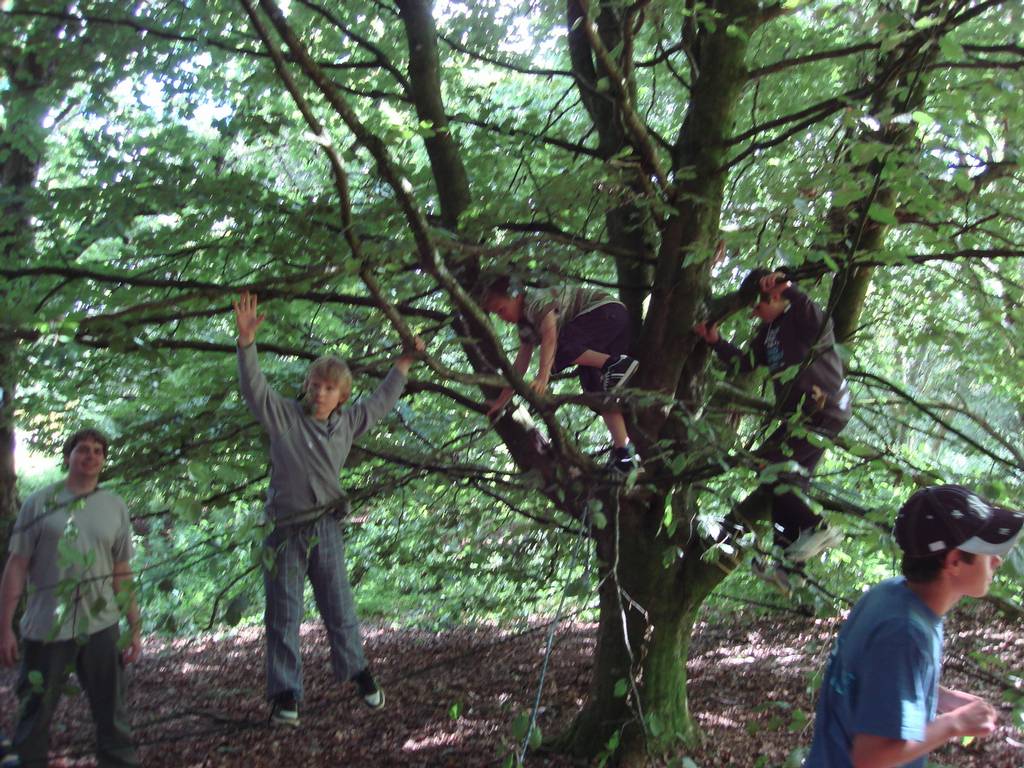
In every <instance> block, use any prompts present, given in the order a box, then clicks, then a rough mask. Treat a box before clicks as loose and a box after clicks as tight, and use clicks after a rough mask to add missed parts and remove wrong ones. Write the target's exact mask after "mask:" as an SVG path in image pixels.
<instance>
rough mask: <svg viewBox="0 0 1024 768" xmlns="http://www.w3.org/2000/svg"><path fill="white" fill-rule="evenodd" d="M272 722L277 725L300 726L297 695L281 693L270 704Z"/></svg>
mask: <svg viewBox="0 0 1024 768" xmlns="http://www.w3.org/2000/svg"><path fill="white" fill-rule="evenodd" d="M270 722H272V723H274V724H275V725H292V726H295V725H298V724H299V705H298V704H297V703H296V702H295V694H293V693H279V694H277V696H275V697H274V699H273V701H272V702H271V703H270Z"/></svg>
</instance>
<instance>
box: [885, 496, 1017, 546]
mask: <svg viewBox="0 0 1024 768" xmlns="http://www.w3.org/2000/svg"><path fill="white" fill-rule="evenodd" d="M1022 525H1024V513H1021V512H1014V511H1013V510H1009V509H1004V508H1002V507H997V506H996V505H995V504H992V503H991V502H989V501H986V500H985V499H983V498H982V497H981V496H979V495H978V494H976V493H974V491H971V490H969V489H967V488H965V487H964V486H962V485H934V486H931V487H929V488H922V489H921V490H919V491H916V492H915V493H914V494H913V495H912V496H911V497H910V498H909V499H907V501H906V503H905V504H904V505H903V506H902V507H900V511H899V514H898V515H897V516H896V526H895V528H894V529H893V534H894V535H895V536H896V543H897V544H899V546H900V549H902V550H903V552H904V553H905V554H906V555H908V556H910V557H927V556H929V555H935V554H939V553H941V552H947V551H949V550H951V549H959V550H962V551H964V552H971V553H973V554H976V555H999V556H1003V555H1005V554H1006V553H1007V552H1009V551H1010V550H1011V549H1013V547H1014V545H1015V544H1016V543H1017V539H1018V538H1019V536H1020V532H1021V526H1022Z"/></svg>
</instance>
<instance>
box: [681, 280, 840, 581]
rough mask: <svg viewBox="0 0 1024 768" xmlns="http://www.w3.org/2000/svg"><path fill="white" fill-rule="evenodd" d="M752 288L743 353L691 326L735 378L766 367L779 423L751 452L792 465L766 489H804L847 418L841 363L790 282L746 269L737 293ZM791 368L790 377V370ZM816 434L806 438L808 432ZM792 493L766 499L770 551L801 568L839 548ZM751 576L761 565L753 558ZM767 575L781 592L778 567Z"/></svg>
mask: <svg viewBox="0 0 1024 768" xmlns="http://www.w3.org/2000/svg"><path fill="white" fill-rule="evenodd" d="M754 285H756V286H757V288H758V290H759V296H758V300H757V303H756V304H755V305H754V309H753V315H754V317H756V318H758V319H760V320H761V327H760V328H758V331H757V333H756V334H755V336H754V339H753V341H752V342H751V344H750V346H749V348H748V349H747V351H745V352H744V351H741V350H740V349H738V348H737V347H735V346H734V345H732V344H730V343H729V342H728V341H726V340H725V339H723V338H721V336H720V335H719V333H718V327H717V326H716V325H714V324H712V325H707V324H706V323H700V324H699V325H697V327H696V328H695V329H694V330H695V331H696V333H697V335H698V336H700V337H701V338H702V339H704V341H706V342H707V343H708V344H711V345H712V347H713V348H714V350H715V354H716V355H718V357H719V359H720V360H722V361H723V362H725V363H726V364H727V365H730V366H733V367H734V368H735V369H736V372H738V373H746V372H749V371H752V370H753V369H754V368H756V367H758V366H764V367H767V368H768V369H769V371H770V372H771V377H772V385H773V387H774V389H775V407H776V410H777V411H778V412H779V414H780V416H781V417H782V419H783V423H782V425H781V426H780V427H779V428H778V429H776V430H775V431H774V432H773V433H772V434H771V435H770V436H769V437H768V439H767V440H766V441H765V443H764V445H762V446H761V447H760V448H759V449H758V451H757V455H758V456H759V457H760V458H761V459H763V460H764V462H765V465H766V466H767V465H772V464H781V463H785V462H790V461H793V462H796V463H797V464H798V465H799V466H800V471H798V472H782V473H779V475H778V479H777V480H775V481H774V482H773V483H772V487H775V486H777V485H780V484H783V483H784V484H787V485H789V486H792V487H796V488H799V489H800V490H801V491H802V492H806V491H807V490H808V489H809V488H810V477H811V475H812V474H813V472H814V469H815V467H817V465H818V462H819V461H821V457H822V456H823V455H824V453H825V448H824V447H823V446H822V445H821V444H820V443H821V442H822V440H821V438H822V437H824V438H825V439H826V440H830V439H834V438H835V437H836V436H837V435H838V434H839V432H840V431H841V430H842V429H843V427H845V426H846V423H847V422H848V421H849V420H850V413H851V412H850V390H849V387H848V386H847V384H846V379H845V378H844V375H843V363H842V361H841V360H840V359H839V355H838V354H837V353H836V349H835V334H834V332H833V328H832V320H831V318H826V317H825V315H824V313H823V312H822V311H821V309H820V308H819V307H818V305H817V304H815V303H814V302H813V301H811V300H810V298H808V297H807V295H806V294H805V293H803V292H802V291H801V290H800V289H798V288H797V287H796V286H795V285H793V284H792V283H791V282H790V281H789V280H788V279H787V278H786V276H785V275H784V274H783V273H782V272H768V271H767V270H764V269H758V270H754V271H752V272H751V273H750V274H749V275H747V277H746V278H745V279H744V281H743V284H742V285H741V286H740V291H741V293H742V292H746V291H750V289H751V288H753V286H754ZM794 366H796V371H795V375H794V371H793V368H794ZM812 432H813V433H815V435H817V436H818V437H817V439H815V440H813V441H812V440H811V439H809V438H810V435H809V434H807V433H812ZM802 495H803V493H801V494H797V493H794V492H793V491H787V492H785V493H775V494H773V496H772V523H773V527H774V534H775V544H776V546H778V547H780V548H782V549H783V550H784V552H785V555H786V557H787V559H789V560H791V561H792V562H794V563H802V562H804V561H806V560H809V559H811V558H813V557H815V556H816V555H818V554H820V553H821V552H822V551H824V550H825V549H827V548H829V547H831V546H834V545H835V544H837V543H838V541H839V539H840V538H841V536H840V535H839V534H838V532H835V531H832V530H831V529H829V528H828V527H827V526H825V524H824V522H823V520H822V519H821V517H820V516H818V515H817V514H815V513H814V512H813V511H812V510H811V508H810V507H809V506H808V505H807V503H806V501H804V499H803V498H802ZM754 567H755V572H759V575H764V566H763V565H762V564H761V563H759V562H756V561H755V566H754ZM769 575H770V578H771V579H772V580H773V581H775V582H776V583H778V584H779V586H781V587H782V588H783V589H784V590H787V591H788V586H789V585H788V579H787V577H786V574H785V570H784V569H781V568H779V569H775V570H774V572H773V573H771V574H769Z"/></svg>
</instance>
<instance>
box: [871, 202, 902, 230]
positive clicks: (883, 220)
mask: <svg viewBox="0 0 1024 768" xmlns="http://www.w3.org/2000/svg"><path fill="white" fill-rule="evenodd" d="M868 218H870V219H873V220H874V221H877V222H878V223H879V224H889V225H892V224H898V223H899V222H898V221H897V220H896V217H895V216H894V215H893V212H892V211H891V210H889V209H888V208H885V207H883V206H881V205H879V204H878V203H872V204H871V205H870V206H869V207H868Z"/></svg>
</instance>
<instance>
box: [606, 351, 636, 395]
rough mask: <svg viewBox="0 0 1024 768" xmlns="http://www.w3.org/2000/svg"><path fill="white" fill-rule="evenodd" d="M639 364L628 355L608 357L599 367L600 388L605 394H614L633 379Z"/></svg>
mask: <svg viewBox="0 0 1024 768" xmlns="http://www.w3.org/2000/svg"><path fill="white" fill-rule="evenodd" d="M639 367H640V363H639V362H637V361H636V360H635V359H634V358H632V357H630V356H629V355H619V356H618V357H617V358H611V357H609V358H608V360H607V361H606V362H605V364H604V365H602V366H601V386H602V387H604V391H605V392H614V391H615V390H617V389H620V388H621V387H624V386H626V383H627V382H628V381H629V380H630V379H631V378H633V374H634V373H636V369H637V368H639Z"/></svg>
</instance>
